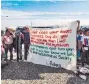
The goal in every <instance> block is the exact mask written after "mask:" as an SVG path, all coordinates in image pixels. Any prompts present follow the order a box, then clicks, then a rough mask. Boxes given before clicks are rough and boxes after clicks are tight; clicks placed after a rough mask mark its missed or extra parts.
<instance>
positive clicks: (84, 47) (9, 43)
mask: <svg viewBox="0 0 89 84" xmlns="http://www.w3.org/2000/svg"><path fill="white" fill-rule="evenodd" d="M76 42H77V45H76V46H77V58H78V62H79V61H81V63H82V66H84V65H85V64H88V65H89V28H88V29H86V30H78V31H77V39H76ZM22 44H24V61H26V60H27V55H28V50H29V46H30V32H29V28H27V27H23V29H20V28H17V29H16V30H15V31H14V32H12V31H10V30H9V29H6V32H5V35H4V36H3V37H2V52H3V51H4V50H5V55H6V56H5V60H6V61H7V58H8V55H7V53H8V51H9V52H10V60H13V49H14V51H15V52H16V53H17V61H19V60H22V57H23V55H22ZM3 48H4V49H3Z"/></svg>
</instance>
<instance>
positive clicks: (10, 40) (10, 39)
mask: <svg viewBox="0 0 89 84" xmlns="http://www.w3.org/2000/svg"><path fill="white" fill-rule="evenodd" d="M3 41H4V43H5V44H12V43H13V36H12V35H10V36H6V35H5V36H4V37H3Z"/></svg>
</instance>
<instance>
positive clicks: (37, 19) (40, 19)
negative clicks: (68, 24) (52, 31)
mask: <svg viewBox="0 0 89 84" xmlns="http://www.w3.org/2000/svg"><path fill="white" fill-rule="evenodd" d="M46 15H47V16H48V17H47V18H46ZM51 15H52V16H51ZM57 15H58V16H57ZM81 15H83V16H84V18H85V15H89V12H24V11H10V10H2V11H1V21H2V28H5V27H7V26H15V27H17V26H25V25H31V21H32V25H33V26H39V25H40V26H44V25H45V26H47V25H58V24H59V23H60V21H62V20H63V21H74V20H77V19H79V20H81V25H89V20H88V18H89V16H88V17H87V19H82V17H81V18H78V17H79V16H81ZM7 16H8V17H7ZM45 18H46V19H45Z"/></svg>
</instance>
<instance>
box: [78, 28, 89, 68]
mask: <svg viewBox="0 0 89 84" xmlns="http://www.w3.org/2000/svg"><path fill="white" fill-rule="evenodd" d="M77 57H78V62H79V61H80V62H81V63H82V66H83V67H84V66H85V64H87V65H89V28H87V29H85V30H78V31H77Z"/></svg>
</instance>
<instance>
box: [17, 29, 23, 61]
mask: <svg viewBox="0 0 89 84" xmlns="http://www.w3.org/2000/svg"><path fill="white" fill-rule="evenodd" d="M22 39H23V38H22V33H21V32H20V30H17V31H16V51H17V61H19V60H22Z"/></svg>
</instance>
